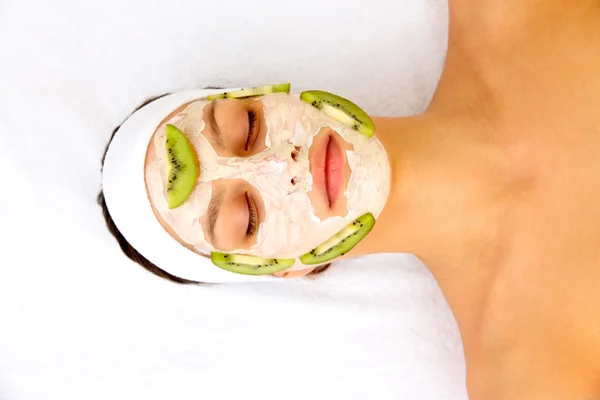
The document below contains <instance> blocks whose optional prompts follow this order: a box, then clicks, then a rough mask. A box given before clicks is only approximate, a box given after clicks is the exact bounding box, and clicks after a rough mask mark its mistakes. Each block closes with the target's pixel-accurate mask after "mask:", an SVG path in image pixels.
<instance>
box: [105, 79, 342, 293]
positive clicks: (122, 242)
mask: <svg viewBox="0 0 600 400" xmlns="http://www.w3.org/2000/svg"><path fill="white" fill-rule="evenodd" d="M207 89H219V88H207ZM167 94H168V93H165V94H163V95H160V96H156V97H151V98H149V99H147V100H146V101H144V102H143V103H142V104H141V105H140V106H138V107H137V108H136V109H135V110H134V111H133V112H136V111H137V110H139V109H140V108H142V107H144V106H145V105H147V104H149V103H151V102H153V101H154V100H158V99H160V98H161V97H164V96H166V95H167ZM132 114H133V113H132ZM120 127H121V125H119V126H117V127H116V128H115V129H114V130H113V132H112V135H111V136H110V140H109V141H108V144H107V145H106V149H105V150H104V154H103V155H102V167H104V160H105V158H106V153H107V152H108V146H109V145H110V142H112V140H113V138H114V137H115V134H116V133H117V131H118V130H119V128H120ZM97 201H98V205H99V206H100V207H101V208H102V215H103V216H104V221H105V222H106V226H107V227H108V230H109V231H110V233H111V234H112V235H113V236H114V237H115V239H117V242H118V243H119V246H120V247H121V250H122V251H123V253H125V255H126V256H127V257H129V258H130V259H131V260H133V261H135V262H136V263H138V264H139V265H141V266H142V267H144V268H146V270H148V271H149V272H152V273H153V274H154V275H157V276H160V277H161V278H165V279H167V280H169V281H171V282H175V283H180V284H190V283H194V284H205V283H204V282H197V281H191V280H188V279H183V278H180V277H178V276H175V275H172V274H170V273H168V272H167V271H165V270H163V269H161V268H159V267H157V266H156V265H154V263H152V262H151V261H150V260H148V259H147V258H146V257H144V256H143V255H142V254H140V252H139V251H137V250H136V249H134V248H133V246H132V245H131V244H129V242H128V241H127V239H125V236H123V234H122V233H121V231H119V229H118V228H117V225H115V222H114V221H113V219H112V217H111V215H110V213H109V212H108V207H106V200H105V199H104V192H103V191H102V189H101V190H100V193H98V197H97ZM330 265H331V264H327V265H323V266H321V267H318V268H315V270H314V271H312V272H311V273H310V274H311V275H316V274H319V273H321V272H323V271H325V270H326V269H327V268H329V266H330Z"/></svg>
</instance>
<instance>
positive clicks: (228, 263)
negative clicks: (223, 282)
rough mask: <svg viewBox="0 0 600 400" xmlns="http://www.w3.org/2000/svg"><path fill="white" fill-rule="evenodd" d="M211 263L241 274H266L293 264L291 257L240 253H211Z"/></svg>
mask: <svg viewBox="0 0 600 400" xmlns="http://www.w3.org/2000/svg"><path fill="white" fill-rule="evenodd" d="M210 259H211V260H212V262H213V264H215V265H216V266H217V267H219V268H222V269H224V270H227V271H230V272H235V273H236V274H243V275H267V274H273V273H275V272H279V271H283V270H284V269H288V268H290V267H291V266H292V265H294V262H295V261H296V260H294V259H293V258H261V257H255V256H246V255H242V254H226V253H215V252H213V253H211V254H210Z"/></svg>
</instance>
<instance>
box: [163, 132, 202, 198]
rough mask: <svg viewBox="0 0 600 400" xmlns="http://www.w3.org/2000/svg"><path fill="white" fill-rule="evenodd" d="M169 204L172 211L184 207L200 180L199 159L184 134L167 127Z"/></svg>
mask: <svg viewBox="0 0 600 400" xmlns="http://www.w3.org/2000/svg"><path fill="white" fill-rule="evenodd" d="M166 152H167V204H168V205H169V208H170V209H173V208H177V207H179V206H180V205H182V204H183V203H184V202H185V200H186V199H187V198H188V197H189V196H190V194H191V193H192V191H193V190H194V187H195V185H196V180H197V179H198V158H197V157H196V152H195V151H194V149H193V147H192V145H191V144H190V142H189V141H188V139H187V137H186V136H185V134H184V133H183V132H181V131H180V130H179V129H177V128H176V127H175V126H173V125H167V135H166Z"/></svg>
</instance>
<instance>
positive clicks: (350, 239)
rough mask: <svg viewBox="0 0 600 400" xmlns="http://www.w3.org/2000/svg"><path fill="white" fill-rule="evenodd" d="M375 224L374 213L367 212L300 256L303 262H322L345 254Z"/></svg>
mask: <svg viewBox="0 0 600 400" xmlns="http://www.w3.org/2000/svg"><path fill="white" fill-rule="evenodd" d="M373 226H375V217H373V214H371V213H366V214H364V215H363V216H362V217H360V218H358V219H357V220H355V221H354V222H352V223H351V224H350V225H348V226H347V227H345V228H344V229H342V230H341V231H339V232H338V233H337V234H336V235H335V236H333V237H332V238H331V239H329V240H327V241H326V242H325V243H323V244H322V245H320V246H318V247H317V248H316V249H314V250H312V251H310V252H308V253H306V254H305V255H303V256H302V257H300V261H301V262H302V264H306V265H312V264H320V263H324V262H327V261H330V260H333V259H334V258H336V257H339V256H343V255H344V254H346V253H347V252H349V251H350V250H352V248H353V247H354V246H356V245H357V244H358V242H360V241H361V240H362V239H363V238H364V237H365V236H367V234H368V233H369V232H370V231H371V229H373Z"/></svg>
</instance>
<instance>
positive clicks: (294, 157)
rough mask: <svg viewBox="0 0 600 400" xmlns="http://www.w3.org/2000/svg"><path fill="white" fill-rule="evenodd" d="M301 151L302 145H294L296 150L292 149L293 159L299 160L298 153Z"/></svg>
mask: <svg viewBox="0 0 600 400" xmlns="http://www.w3.org/2000/svg"><path fill="white" fill-rule="evenodd" d="M299 152H300V147H298V146H294V150H292V160H294V161H298V153H299Z"/></svg>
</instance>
